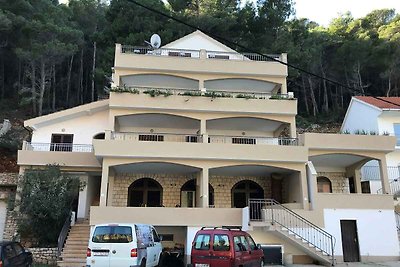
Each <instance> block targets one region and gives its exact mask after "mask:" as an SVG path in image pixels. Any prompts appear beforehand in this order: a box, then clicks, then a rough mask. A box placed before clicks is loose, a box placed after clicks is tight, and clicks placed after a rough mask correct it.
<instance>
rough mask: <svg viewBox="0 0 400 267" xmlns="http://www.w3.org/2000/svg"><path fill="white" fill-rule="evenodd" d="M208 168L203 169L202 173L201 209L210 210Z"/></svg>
mask: <svg viewBox="0 0 400 267" xmlns="http://www.w3.org/2000/svg"><path fill="white" fill-rule="evenodd" d="M208 180H209V179H208V168H203V170H202V171H201V173H200V183H199V185H200V188H199V189H200V190H199V191H200V196H199V198H200V202H199V207H201V208H208V197H209V196H208Z"/></svg>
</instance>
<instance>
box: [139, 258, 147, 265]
mask: <svg viewBox="0 0 400 267" xmlns="http://www.w3.org/2000/svg"><path fill="white" fill-rule="evenodd" d="M140 267H146V259H143V260H142V262H141V263H140Z"/></svg>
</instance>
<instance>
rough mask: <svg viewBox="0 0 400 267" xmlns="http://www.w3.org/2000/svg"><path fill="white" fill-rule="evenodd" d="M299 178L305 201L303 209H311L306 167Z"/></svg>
mask: <svg viewBox="0 0 400 267" xmlns="http://www.w3.org/2000/svg"><path fill="white" fill-rule="evenodd" d="M299 179H300V184H301V196H302V198H303V199H302V202H303V209H304V210H309V208H310V205H309V202H308V188H307V172H306V168H304V170H302V171H301V172H300V173H299Z"/></svg>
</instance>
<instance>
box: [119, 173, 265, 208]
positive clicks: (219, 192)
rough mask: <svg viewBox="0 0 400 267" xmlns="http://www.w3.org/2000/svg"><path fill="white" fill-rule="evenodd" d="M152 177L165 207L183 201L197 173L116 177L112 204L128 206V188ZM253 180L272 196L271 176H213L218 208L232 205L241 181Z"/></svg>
mask: <svg viewBox="0 0 400 267" xmlns="http://www.w3.org/2000/svg"><path fill="white" fill-rule="evenodd" d="M141 178H151V179H154V180H156V181H157V182H158V183H159V184H160V185H161V186H162V190H163V192H162V203H163V206H165V207H175V206H176V205H180V203H181V188H182V186H183V185H184V184H185V183H186V182H187V181H189V180H192V179H195V178H196V175H187V176H179V175H171V174H125V175H118V176H116V177H114V185H113V189H112V190H113V191H112V192H113V193H112V206H116V207H126V206H127V204H128V188H129V186H130V185H131V184H132V183H133V182H135V181H136V180H138V179H141ZM243 180H251V181H254V182H256V183H257V184H259V185H260V186H261V187H262V188H263V190H264V197H265V198H270V197H271V178H269V177H268V178H266V177H253V176H235V177H227V176H211V177H210V178H209V183H210V184H211V186H212V187H213V189H214V205H215V207H216V208H231V207H232V194H231V192H232V188H233V186H234V185H235V184H236V183H238V182H239V181H243Z"/></svg>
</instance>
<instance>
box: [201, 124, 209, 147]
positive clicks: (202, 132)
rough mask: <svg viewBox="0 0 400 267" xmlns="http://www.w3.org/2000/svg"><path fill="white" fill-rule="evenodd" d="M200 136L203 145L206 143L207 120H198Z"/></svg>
mask: <svg viewBox="0 0 400 267" xmlns="http://www.w3.org/2000/svg"><path fill="white" fill-rule="evenodd" d="M200 135H201V136H202V139H203V143H208V134H207V120H205V119H204V120H200Z"/></svg>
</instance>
